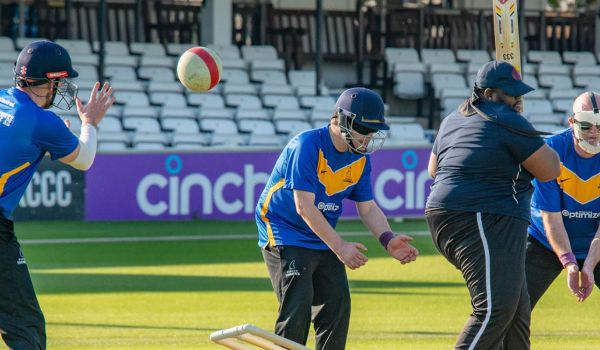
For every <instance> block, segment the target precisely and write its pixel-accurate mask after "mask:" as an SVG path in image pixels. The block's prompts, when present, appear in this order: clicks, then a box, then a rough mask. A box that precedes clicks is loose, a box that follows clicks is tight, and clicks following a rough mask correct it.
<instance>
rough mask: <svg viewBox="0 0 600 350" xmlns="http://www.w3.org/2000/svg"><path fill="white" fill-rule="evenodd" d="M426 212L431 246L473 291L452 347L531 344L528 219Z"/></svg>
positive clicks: (511, 349)
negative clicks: (467, 311) (463, 324)
mask: <svg viewBox="0 0 600 350" xmlns="http://www.w3.org/2000/svg"><path fill="white" fill-rule="evenodd" d="M426 217H427V223H428V225H429V229H430V231H431V236H432V238H433V242H434V244H435V246H436V247H437V249H438V250H439V251H440V253H442V255H443V256H444V257H446V259H447V260H448V261H449V262H450V263H452V264H453V265H454V266H456V268H457V269H459V270H460V271H461V272H462V275H463V278H464V279H465V281H466V283H467V287H468V288H469V293H470V295H471V305H472V306H473V313H472V314H471V315H470V317H469V318H468V320H467V322H466V324H465V326H464V328H463V330H462V332H461V334H460V335H459V337H458V341H457V343H456V346H455V348H456V349H469V350H472V349H481V350H494V349H504V350H521V349H529V347H530V342H529V322H530V317H531V309H530V307H529V296H528V294H527V285H526V283H525V241H526V237H527V224H528V223H527V221H525V220H521V219H518V218H514V217H509V216H504V215H494V214H483V213H473V212H461V211H452V210H445V209H428V210H427V211H426Z"/></svg>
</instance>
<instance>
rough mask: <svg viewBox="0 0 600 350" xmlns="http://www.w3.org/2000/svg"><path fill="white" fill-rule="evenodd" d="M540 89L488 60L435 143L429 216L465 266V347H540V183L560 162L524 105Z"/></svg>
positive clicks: (448, 251)
mask: <svg viewBox="0 0 600 350" xmlns="http://www.w3.org/2000/svg"><path fill="white" fill-rule="evenodd" d="M532 90H533V88H531V87H530V86H528V85H527V84H525V83H524V82H523V81H522V80H521V79H520V76H519V73H518V72H517V71H516V70H515V68H514V67H513V66H512V65H510V64H509V63H507V62H502V61H491V62H488V63H486V64H484V65H483V66H482V67H481V69H480V70H479V72H478V73H477V77H476V81H475V87H474V89H473V95H472V97H471V98H470V99H469V100H467V101H466V102H465V103H463V104H462V105H461V106H460V107H459V108H458V110H456V111H454V112H453V113H451V114H450V115H449V116H447V117H446V118H445V119H444V120H443V121H442V125H441V126H440V130H439V132H438V134H437V138H436V140H435V142H434V145H433V149H432V151H431V157H430V160H429V173H430V174H431V176H432V177H433V178H434V182H433V184H432V188H431V194H430V196H429V198H428V200H427V205H426V207H427V209H426V211H425V214H426V218H427V223H428V225H429V229H430V231H431V236H432V238H433V242H434V244H435V246H436V247H437V249H438V250H439V251H440V253H442V255H444V257H446V259H447V260H448V261H449V262H450V263H451V264H453V265H454V266H455V267H456V268H457V269H459V270H460V271H461V272H462V275H463V278H464V279H465V282H466V283H467V287H468V289H469V293H470V295H471V305H472V306H473V312H472V314H471V315H470V317H469V318H468V320H467V322H466V324H465V326H464V328H463V330H462V332H461V334H460V335H459V337H458V341H457V342H456V347H455V348H456V349H469V350H472V349H481V350H494V349H500V348H501V347H502V346H503V347H502V349H510V350H521V349H529V346H530V345H529V344H530V343H529V320H530V315H531V310H530V307H529V296H528V294H527V285H526V283H525V242H526V239H527V226H528V223H529V211H530V209H529V206H530V200H531V193H532V192H533V187H532V186H531V183H530V182H531V180H532V178H533V177H534V176H535V177H537V178H538V179H539V180H540V181H550V180H553V179H555V178H556V177H557V176H558V174H559V171H560V168H559V162H558V156H557V155H556V152H554V151H553V150H551V149H550V148H549V147H548V146H547V145H545V143H544V141H543V139H542V138H541V137H540V136H539V133H537V132H536V130H535V129H534V128H533V126H532V125H531V124H530V123H529V122H528V121H527V120H526V119H525V118H523V116H521V115H520V114H519V113H518V112H517V111H519V110H521V104H522V96H523V95H525V94H526V93H528V92H530V91H532Z"/></svg>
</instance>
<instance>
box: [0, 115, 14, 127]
mask: <svg viewBox="0 0 600 350" xmlns="http://www.w3.org/2000/svg"><path fill="white" fill-rule="evenodd" d="M14 119H15V117H14V116H13V115H12V114H8V113H6V112H2V111H0V124H2V125H4V126H10V125H11V124H12V123H13V120H14Z"/></svg>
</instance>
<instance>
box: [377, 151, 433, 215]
mask: <svg viewBox="0 0 600 350" xmlns="http://www.w3.org/2000/svg"><path fill="white" fill-rule="evenodd" d="M400 162H401V163H402V166H403V167H404V169H406V170H404V171H400V170H398V169H394V168H388V169H386V170H384V171H382V172H381V173H380V174H379V176H377V178H376V179H375V182H374V184H373V196H374V197H375V200H376V201H377V203H378V204H379V206H380V207H381V208H382V209H384V210H389V211H393V210H398V209H400V208H402V207H404V208H405V209H423V208H425V200H426V194H425V193H426V190H427V189H428V188H429V182H431V181H432V180H431V177H430V176H429V173H428V172H427V169H424V170H421V171H420V172H417V171H415V169H417V165H418V164H419V155H418V154H417V153H416V152H415V151H413V150H408V151H405V152H403V153H402V156H401V157H400ZM417 170H418V169H417ZM402 187H404V197H402V196H401V195H400V193H401V192H402V191H400V188H402ZM386 189H388V191H389V192H388V193H394V194H396V195H395V196H388V195H386Z"/></svg>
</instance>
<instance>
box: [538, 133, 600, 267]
mask: <svg viewBox="0 0 600 350" xmlns="http://www.w3.org/2000/svg"><path fill="white" fill-rule="evenodd" d="M546 143H547V144H548V146H550V147H551V148H552V149H554V150H555V151H556V152H557V153H558V156H559V157H560V162H561V165H560V175H559V176H558V178H557V179H556V180H552V181H549V182H539V181H537V180H535V181H534V186H535V191H534V194H533V198H532V200H531V225H530V226H529V234H530V235H531V236H533V237H534V238H535V239H537V240H538V241H540V242H541V243H542V244H544V245H545V246H546V247H547V248H548V249H552V247H551V246H550V243H549V242H548V238H547V237H546V233H545V232H544V226H543V223H542V217H541V214H540V210H543V211H546V212H556V213H558V212H560V213H561V214H562V218H563V223H564V225H565V229H566V230H567V234H568V235H569V241H570V242H571V249H572V250H573V253H574V254H575V256H576V257H577V258H578V259H585V257H586V256H587V254H588V249H589V247H590V242H591V241H592V239H593V238H594V235H595V234H596V232H597V230H598V222H599V221H600V154H596V155H595V156H593V157H592V158H582V157H580V156H579V155H578V154H577V152H575V145H574V143H573V133H572V131H571V129H567V130H565V131H563V132H561V133H560V134H558V135H556V136H552V137H550V138H548V139H547V140H546Z"/></svg>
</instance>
